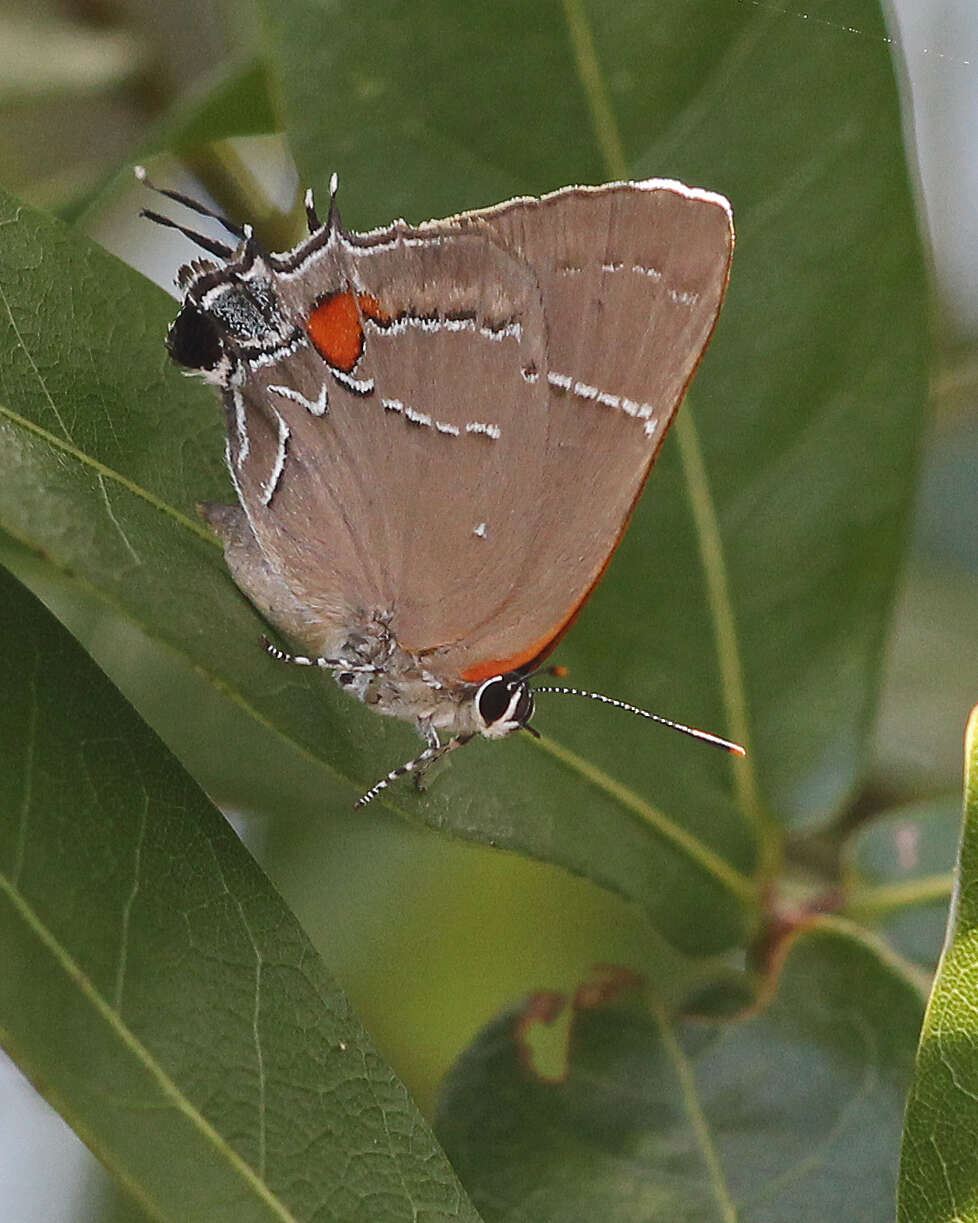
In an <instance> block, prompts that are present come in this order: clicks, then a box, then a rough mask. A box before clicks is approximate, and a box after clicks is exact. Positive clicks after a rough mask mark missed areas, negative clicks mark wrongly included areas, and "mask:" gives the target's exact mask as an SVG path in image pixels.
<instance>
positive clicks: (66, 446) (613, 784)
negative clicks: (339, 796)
mask: <svg viewBox="0 0 978 1223" xmlns="http://www.w3.org/2000/svg"><path fill="white" fill-rule="evenodd" d="M0 416H3V417H6V418H7V419H8V420H9V421H10V422H11V423H12V424H14V425H16V426H18V427H20V428H22V429H24V430H26V431H27V432H29V433H30V434H32V435H33V436H35V437H37V438H40V439H41V440H42V441H43V442H44V443H46V444H47V445H49V446H52V447H54V448H56V449H57V450H59V451H61V452H62V453H63V454H66V455H68V456H70V457H71V458H72V459H73V460H74V461H76V462H77V463H79V464H81V465H82V466H84V467H87V468H89V469H90V470H92V471H94V472H95V473H97V474H98V475H100V476H102V477H103V478H105V479H109V480H113V481H115V482H116V483H117V484H118V485H119V486H120V487H122V488H124V489H125V490H126V491H127V492H129V493H130V494H131V495H132V496H134V497H137V498H139V499H141V500H142V501H144V502H145V503H146V504H148V505H150V506H152V507H153V508H154V509H156V510H158V511H160V512H161V513H163V514H165V515H167V516H168V517H169V518H170V519H171V520H172V521H174V522H175V523H176V524H177V525H178V526H180V527H182V528H183V529H185V530H187V531H189V532H190V533H191V534H193V535H195V536H197V537H198V538H201V539H204V540H206V542H207V543H208V544H209V545H210V546H212V547H215V548H219V547H220V544H219V542H218V541H217V540H216V539H215V537H214V536H213V535H212V534H211V533H210V532H209V531H208V530H207V529H206V528H204V527H202V526H199V525H198V524H197V523H196V522H194V521H193V520H192V519H191V518H188V517H187V515H185V514H183V513H181V512H180V511H179V510H177V509H175V508H174V507H173V506H171V505H169V504H168V503H167V502H165V501H163V500H162V499H161V498H159V497H156V496H154V495H153V494H152V493H150V492H148V491H147V490H146V489H144V488H142V487H141V486H139V485H138V484H135V483H133V481H132V480H129V479H127V478H126V477H125V476H123V475H122V474H121V473H119V472H117V471H115V470H114V469H113V468H111V467H109V466H107V465H106V464H104V463H102V462H100V461H99V460H98V459H96V458H94V457H93V456H92V455H90V454H87V453H86V452H85V451H83V450H81V449H79V447H77V446H76V445H74V443H72V442H69V441H66V440H65V439H64V438H61V437H58V436H57V435H56V434H53V433H51V432H50V431H49V430H48V429H45V428H44V427H43V426H41V425H38V424H36V423H35V422H34V421H31V420H29V419H28V418H26V417H24V416H22V415H21V414H20V413H18V412H15V411H14V410H13V409H11V408H9V407H7V406H6V405H3V404H0ZM5 529H7V530H8V531H10V526H9V524H8V525H7V526H6V528H5ZM12 534H13V532H12ZM16 537H17V538H21V541H22V542H23V543H24V544H25V545H26V546H28V547H31V546H32V541H31V540H30V539H24V538H23V537H21V536H16ZM48 559H49V560H50V559H51V558H50V557H49V558H48ZM52 563H55V564H56V562H52ZM62 568H63V567H62ZM72 576H73V580H74V581H75V582H76V583H79V584H80V585H82V586H83V587H84V588H86V589H87V590H89V591H90V592H91V593H92V594H93V595H94V597H96V598H97V599H99V600H100V601H101V602H103V603H106V604H109V605H111V606H115V607H116V608H117V609H118V610H119V611H120V613H121V614H123V615H124V616H125V618H126V619H128V620H130V621H133V622H135V623H138V624H139V625H140V626H141V627H142V629H143V631H144V632H146V633H147V635H149V636H151V637H153V638H154V639H157V640H164V639H163V638H161V637H160V635H159V633H158V631H157V628H156V625H155V624H153V623H152V622H150V621H147V620H146V619H142V618H138V617H136V616H134V615H133V611H132V609H131V608H130V607H129V606H128V605H124V604H122V603H120V602H119V600H117V599H112V598H110V597H109V596H108V595H107V594H106V592H105V591H104V590H103V589H102V588H101V587H100V586H98V585H97V584H96V583H94V582H91V581H89V580H86V579H84V578H82V577H80V576H79V575H78V573H77V572H75V573H73V575H72ZM165 644H166V645H168V646H169V647H170V648H171V649H176V650H179V651H180V653H182V654H183V656H184V657H185V658H188V660H189V661H190V662H191V663H192V665H193V666H194V667H195V668H196V669H198V670H200V671H201V672H202V673H203V674H205V675H206V676H207V678H208V680H209V681H210V682H211V683H212V684H213V685H214V686H215V687H217V688H218V689H219V690H220V691H222V692H224V693H225V694H226V695H227V696H228V697H229V699H231V700H233V701H234V702H235V703H236V704H237V705H238V706H239V707H240V708H241V709H243V710H244V711H245V712H246V713H247V714H248V715H249V716H250V717H252V718H254V719H255V721H256V722H257V723H258V724H259V725H260V726H263V727H264V728H265V729H267V730H269V731H271V732H272V733H273V734H276V735H278V736H279V737H280V738H281V739H282V740H283V741H284V742H286V743H288V744H289V745H290V746H291V747H293V748H294V749H295V750H297V751H298V752H299V753H300V754H301V755H302V756H303V757H304V758H305V759H307V760H309V761H310V762H312V763H313V764H315V765H317V766H319V767H321V768H326V769H328V770H329V771H330V773H331V774H332V775H333V776H334V777H336V778H338V779H340V780H341V781H343V782H345V783H348V784H351V785H355V784H356V781H355V779H354V778H353V777H351V776H349V775H348V774H346V773H345V772H342V771H341V770H340V769H339V768H337V767H336V766H335V765H333V764H330V763H329V762H328V761H325V760H323V759H322V757H321V756H319V755H318V754H316V753H315V752H314V751H312V750H311V749H310V748H308V747H306V746H305V744H303V743H301V742H299V741H298V740H296V739H294V738H293V737H292V736H290V735H288V734H287V733H286V732H285V731H284V730H283V729H282V728H281V727H280V726H278V725H276V724H275V723H274V722H272V721H271V720H270V719H269V718H268V717H266V716H265V715H263V714H262V713H260V712H259V710H258V709H257V708H256V707H255V706H254V704H253V703H252V702H250V701H249V700H248V699H247V698H246V697H245V696H244V695H243V694H242V693H241V692H240V691H239V689H238V688H237V686H235V685H232V684H230V683H229V682H228V681H227V680H226V679H222V678H221V677H220V676H218V675H217V674H215V673H214V671H213V670H212V669H210V668H209V667H206V666H204V664H202V663H201V662H200V660H198V659H195V658H190V657H189V655H187V653H186V651H185V650H183V649H182V648H181V647H180V645H179V643H177V642H174V641H171V640H168V639H167V640H165ZM545 750H546V751H547V752H548V753H549V754H550V755H552V756H554V757H556V758H557V759H559V760H560V761H561V763H563V764H564V765H565V766H566V767H568V768H570V769H572V770H573V771H575V772H576V773H577V774H578V775H579V776H581V777H582V778H583V779H585V780H586V781H588V782H590V784H592V785H593V786H595V787H596V788H598V789H600V790H601V791H602V792H603V793H604V794H605V795H606V796H607V797H608V798H609V799H611V800H612V801H613V802H614V803H616V804H617V805H618V806H620V807H622V808H624V809H625V810H628V811H630V812H632V813H635V814H638V815H639V816H640V817H641V818H642V819H643V820H645V821H646V822H648V823H649V824H651V825H652V826H653V827H654V828H656V829H657V830H658V831H659V832H660V833H661V834H662V835H663V836H665V837H667V838H668V839H669V840H670V841H672V843H673V844H675V845H676V846H677V847H678V848H679V849H680V850H682V851H683V852H684V853H685V854H686V855H687V856H688V857H689V858H690V859H691V860H692V861H694V862H695V863H696V864H697V865H699V866H700V867H701V868H702V869H703V870H704V871H706V872H707V873H708V874H709V875H711V876H712V877H714V878H715V879H717V880H718V882H719V883H720V884H721V885H722V886H723V887H725V888H726V889H727V890H728V891H730V892H731V893H732V894H734V895H735V896H737V898H738V899H739V900H740V901H742V902H744V903H747V904H751V905H753V904H756V901H757V893H756V888H755V886H754V884H753V882H752V881H751V880H750V879H749V878H748V877H747V876H746V875H743V874H742V873H741V872H739V871H737V870H736V869H735V868H734V867H733V866H731V865H730V864H729V863H727V862H726V861H725V860H724V859H723V858H721V857H720V856H719V855H718V854H716V853H715V852H714V851H713V850H712V849H710V848H709V846H707V845H706V844H705V843H703V842H702V841H700V840H698V839H697V838H696V837H694V836H693V835H692V834H690V833H689V832H687V831H686V830H685V829H684V828H682V827H681V825H679V824H678V823H676V822H675V821H673V820H671V819H670V818H669V817H668V816H667V815H665V814H664V813H662V812H660V811H658V810H657V809H656V808H654V807H653V806H652V805H651V804H649V803H648V802H646V801H645V800H644V799H643V798H641V797H640V796H639V795H638V794H636V793H635V792H634V791H633V790H632V789H630V788H629V787H628V786H626V785H624V784H623V783H621V782H618V781H616V780H615V779H614V778H612V777H611V776H609V775H608V774H607V773H605V772H604V771H603V770H601V769H599V768H598V767H597V766H596V765H593V764H591V763H590V762H588V761H585V760H582V759H581V758H580V757H579V756H578V755H576V753H574V752H572V751H571V750H570V749H569V748H565V747H564V746H563V745H561V744H559V743H557V742H556V741H554V740H549V741H548V743H547V744H546V747H545ZM384 801H385V804H386V805H387V806H388V807H390V808H391V809H392V810H394V811H397V812H398V813H399V814H401V815H402V816H404V817H405V818H410V815H409V812H408V811H407V810H406V809H405V808H404V807H403V806H402V805H400V804H398V803H397V802H396V801H394V800H392V798H391V797H390V796H385V799H384ZM447 830H448V831H449V832H451V828H450V827H449V828H448V829H447Z"/></svg>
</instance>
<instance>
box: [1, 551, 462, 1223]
mask: <svg viewBox="0 0 978 1223" xmlns="http://www.w3.org/2000/svg"><path fill="white" fill-rule="evenodd" d="M0 650H2V652H3V655H4V657H3V661H2V668H3V673H4V677H5V683H4V686H3V689H2V696H0V742H2V743H3V745H4V755H3V760H4V769H3V771H2V773H0V792H2V798H0V959H2V962H3V966H4V970H3V973H0V1039H2V1042H3V1045H4V1047H5V1048H6V1049H7V1050H8V1052H10V1053H11V1055H12V1056H14V1057H15V1058H16V1060H17V1061H18V1062H19V1063H20V1065H21V1066H22V1067H23V1068H24V1070H25V1071H26V1073H27V1074H28V1075H29V1076H30V1077H31V1078H32V1079H33V1080H34V1082H35V1084H36V1085H37V1086H38V1088H39V1090H41V1091H42V1092H43V1094H45V1095H46V1096H47V1097H48V1099H50V1100H51V1101H52V1103H54V1104H55V1105H56V1107H57V1108H58V1109H59V1110H60V1111H61V1112H62V1113H63V1114H64V1116H65V1117H66V1118H67V1119H68V1120H69V1121H70V1123H71V1124H72V1125H73V1126H74V1127H75V1128H76V1129H77V1130H78V1132H79V1133H80V1134H81V1135H82V1137H84V1139H85V1141H86V1142H87V1143H88V1145H89V1146H90V1147H91V1148H92V1150H93V1151H94V1152H95V1153H96V1154H97V1155H98V1156H99V1157H100V1158H101V1159H102V1160H103V1162H105V1163H106V1164H107V1165H108V1166H109V1167H110V1168H111V1169H112V1170H113V1172H114V1173H115V1175H116V1176H117V1177H118V1178H119V1180H120V1181H121V1182H122V1183H123V1184H124V1185H125V1187H126V1188H127V1190H128V1191H129V1192H130V1193H131V1194H132V1195H133V1197H134V1198H135V1199H136V1200H137V1201H138V1202H139V1203H140V1204H141V1205H142V1207H143V1208H144V1209H145V1210H146V1211H147V1212H148V1213H149V1214H150V1216H151V1217H153V1218H156V1219H166V1220H171V1219H172V1220H173V1221H174V1223H194V1221H195V1220H200V1221H201V1223H203V1221H205V1220H206V1223H219V1221H221V1220H228V1221H232V1220H233V1223H245V1221H250V1220H293V1219H296V1220H298V1219H311V1218H313V1217H315V1218H317V1219H331V1220H336V1221H337V1223H352V1221H353V1220H362V1221H364V1223H366V1221H368V1220H369V1223H379V1221H380V1220H395V1219H405V1220H407V1219H411V1220H417V1219H425V1220H431V1221H432V1223H434V1221H435V1220H445V1221H446V1223H447V1221H448V1220H472V1221H473V1223H475V1220H476V1219H477V1216H476V1214H475V1213H474V1211H473V1210H472V1208H471V1207H470V1205H469V1204H468V1202H467V1201H466V1199H465V1196H464V1194H463V1193H462V1191H461V1189H460V1188H459V1186H458V1183H457V1181H456V1180H455V1177H454V1175H453V1173H452V1170H451V1168H450V1167H449V1166H448V1164H447V1163H446V1161H445V1159H444V1157H443V1155H442V1154H441V1152H440V1151H439V1150H438V1147H437V1145H436V1144H435V1142H434V1140H433V1138H432V1137H431V1135H430V1132H429V1131H428V1128H427V1126H426V1125H425V1123H424V1121H423V1120H422V1118H421V1116H420V1114H419V1113H418V1112H417V1111H416V1109H415V1107H414V1105H413V1104H412V1103H411V1101H410V1099H409V1098H408V1096H407V1093H406V1091H405V1089H404V1088H403V1086H402V1085H401V1084H400V1083H399V1082H398V1081H397V1079H396V1078H395V1077H394V1075H393V1073H392V1071H391V1070H390V1069H389V1068H388V1067H387V1066H386V1065H385V1064H384V1062H383V1061H382V1059H381V1058H380V1056H379V1055H378V1053H377V1052H376V1050H375V1049H374V1048H373V1046H372V1044H371V1042H370V1040H369V1039H368V1037H367V1036H366V1034H365V1033H364V1031H363V1029H362V1028H361V1027H360V1024H359V1022H358V1021H357V1019H356V1017H355V1016H354V1015H353V1013H352V1011H351V1010H350V1007H349V1004H348V1003H347V1002H346V999H345V998H344V996H343V995H342V994H341V993H340V991H339V989H338V988H337V986H336V985H335V984H334V983H333V981H332V980H331V978H330V977H329V974H328V973H327V972H326V969H325V968H324V966H323V964H322V962H321V960H320V959H319V957H318V956H317V954H316V952H315V951H314V950H313V948H312V946H311V944H310V943H309V941H308V939H307V938H306V936H305V935H304V934H303V933H302V931H301V929H300V928H299V926H298V924H297V923H296V921H295V919H294V918H293V917H292V915H291V914H290V913H289V911H288V909H287V908H286V907H285V905H284V904H283V902H282V900H281V899H280V897H279V896H278V895H277V894H276V893H275V891H274V890H273V889H272V887H271V885H270V884H269V882H268V880H267V879H266V878H265V877H264V876H263V875H262V873H261V872H260V871H259V869H258V868H257V867H256V866H255V864H254V862H253V861H252V860H251V858H250V857H249V855H248V854H247V852H246V851H245V850H244V849H243V848H242V846H241V844H240V843H239V841H238V840H237V838H236V837H235V835H234V833H233V832H232V830H231V828H230V827H229V826H228V824H227V823H226V822H225V821H224V820H223V819H222V818H221V816H220V815H219V813H218V812H217V811H216V810H215V809H214V808H213V807H212V806H211V805H210V804H209V803H208V801H207V799H206V798H205V797H204V796H203V794H201V792H200V791H199V790H198V789H197V787H196V786H195V785H194V783H193V782H192V781H191V780H190V779H189V778H188V777H187V775H186V774H185V773H184V772H183V770H182V769H181V768H180V766H179V764H178V763H177V762H176V761H175V760H174V759H173V758H172V757H171V756H170V755H169V753H168V752H167V751H166V749H165V748H164V747H163V746H162V744H161V743H160V742H159V741H158V740H157V739H156V737H155V735H153V733H152V732H151V731H149V730H148V729H147V728H146V727H145V726H144V725H143V724H142V723H141V722H139V720H138V719H137V718H136V717H135V715H134V714H133V712H132V709H131V708H130V707H129V706H128V705H127V703H126V702H125V701H124V700H123V699H122V698H121V697H120V696H119V694H118V693H117V692H116V691H115V690H114V689H113V688H112V687H111V685H110V684H109V683H108V682H107V680H106V678H105V676H104V675H103V674H102V673H101V672H100V671H99V670H98V668H97V667H95V665H94V664H93V663H92V662H91V661H90V659H88V658H87V657H86V656H85V655H84V654H83V652H82V651H81V650H80V649H79V647H78V646H77V644H75V643H74V642H73V641H72V640H71V639H70V638H69V637H68V636H67V634H66V633H65V632H64V630H63V629H62V628H61V626H60V625H59V624H58V623H57V622H56V621H55V620H54V619H53V618H52V617H51V616H50V615H49V614H48V613H47V612H45V611H44V610H43V609H42V608H41V607H40V605H39V604H37V603H36V601H35V600H34V599H33V598H32V597H31V596H30V595H28V594H27V593H26V591H24V590H23V588H22V587H20V586H19V585H18V584H17V583H16V582H14V581H13V579H12V578H10V577H9V575H6V574H2V575H0Z"/></svg>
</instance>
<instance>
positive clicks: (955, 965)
mask: <svg viewBox="0 0 978 1223" xmlns="http://www.w3.org/2000/svg"><path fill="white" fill-rule="evenodd" d="M965 752H966V761H965V770H966V771H965V784H964V832H963V834H962V839H961V849H960V853H959V856H958V864H957V877H956V880H955V887H954V899H953V902H952V908H951V917H950V922H949V926H948V932H947V940H946V942H945V945H944V953H943V955H942V957H941V962H940V965H939V967H938V970H937V978H936V980H935V981H934V988H933V991H932V993H931V996H930V1001H929V1003H928V1005H927V1014H926V1016H925V1018H924V1029H923V1032H922V1033H921V1037H920V1048H919V1049H918V1051H917V1069H916V1072H915V1075H914V1082H913V1088H912V1090H911V1092H910V1100H909V1103H908V1105H907V1124H906V1131H905V1133H904V1139H903V1160H902V1163H901V1167H900V1212H899V1218H900V1223H973V1221H974V1220H978V1157H976V1151H978V710H976V711H975V712H973V713H972V715H971V721H970V723H969V725H968V733H967V736H966V740H965Z"/></svg>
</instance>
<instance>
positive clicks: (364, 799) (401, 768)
mask: <svg viewBox="0 0 978 1223" xmlns="http://www.w3.org/2000/svg"><path fill="white" fill-rule="evenodd" d="M425 737H426V738H427V740H428V746H427V747H426V748H425V749H424V751H423V752H419V754H418V755H417V756H415V758H414V759H413V760H408V761H407V762H406V763H405V764H401V765H398V767H397V768H396V769H391V771H390V772H389V773H388V774H387V776H386V777H382V778H381V779H380V781H378V782H377V783H376V785H373V786H371V787H370V789H369V790H368V791H367V792H366V794H362V795H361V796H360V797H359V798H358V799H357V801H356V802H355V803H354V804H353V809H354V811H356V810H358V809H359V808H360V807H366V805H367V803H369V802H372V801H373V799H375V798H376V797H377V795H378V794H380V793H381V792H382V791H384V790H386V789H387V787H388V786H389V785H390V784H391V782H393V781H397V779H398V778H399V777H407V776H408V775H409V774H412V773H413V774H414V776H415V779H416V781H417V782H418V788H419V789H420V788H421V787H420V781H421V779H422V778H423V776H424V774H425V773H427V771H428V769H430V768H431V766H432V765H433V764H434V763H435V761H436V760H441V758H442V757H443V756H447V755H448V753H449V752H453V751H454V750H455V749H456V748H457V747H462V746H464V745H465V744H466V743H468V742H469V740H470V739H474V738H475V735H456V736H455V738H453V739H449V740H448V742H447V743H441V742H439V739H438V735H437V733H436V732H435V731H434V730H433V729H430V728H429V729H428V730H427V731H426V732H425Z"/></svg>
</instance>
